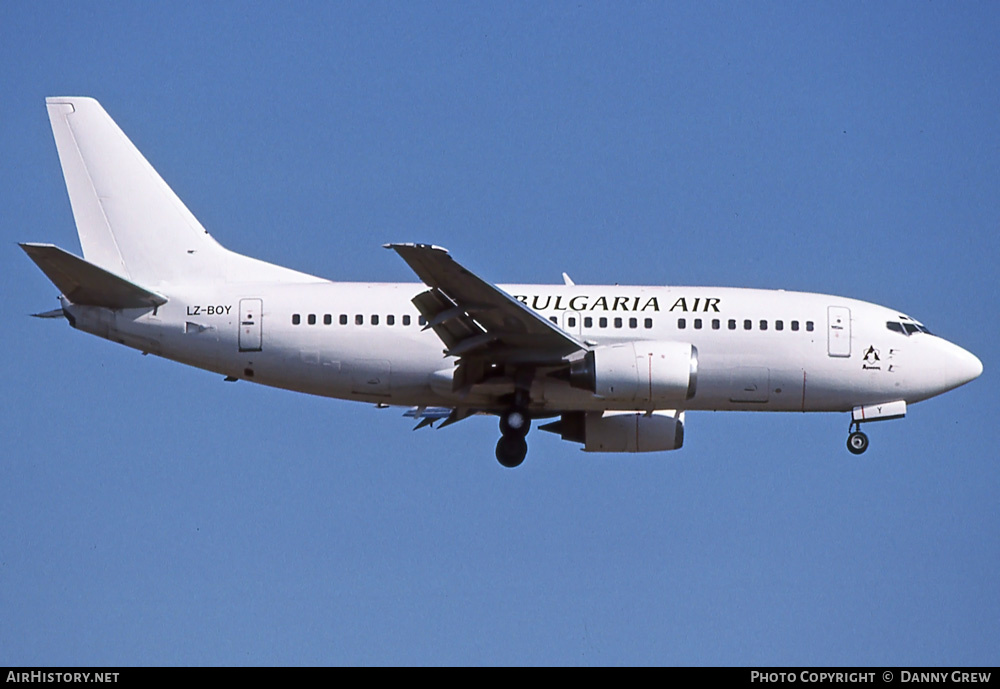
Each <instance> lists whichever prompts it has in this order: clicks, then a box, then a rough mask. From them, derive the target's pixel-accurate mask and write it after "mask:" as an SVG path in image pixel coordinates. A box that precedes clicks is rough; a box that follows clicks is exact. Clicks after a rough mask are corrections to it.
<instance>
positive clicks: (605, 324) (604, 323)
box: [597, 316, 608, 328]
mask: <svg viewBox="0 0 1000 689" xmlns="http://www.w3.org/2000/svg"><path fill="white" fill-rule="evenodd" d="M597 324H598V325H600V326H601V327H602V328H607V327H608V319H607V318H605V317H604V316H601V318H600V320H599V321H597Z"/></svg>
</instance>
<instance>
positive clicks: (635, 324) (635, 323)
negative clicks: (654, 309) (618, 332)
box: [628, 318, 639, 328]
mask: <svg viewBox="0 0 1000 689" xmlns="http://www.w3.org/2000/svg"><path fill="white" fill-rule="evenodd" d="M628 327H630V328H638V327H639V319H638V318H629V319H628Z"/></svg>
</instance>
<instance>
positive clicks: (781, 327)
mask: <svg viewBox="0 0 1000 689" xmlns="http://www.w3.org/2000/svg"><path fill="white" fill-rule="evenodd" d="M774 329H775V330H784V329H785V323H784V321H775V322H774Z"/></svg>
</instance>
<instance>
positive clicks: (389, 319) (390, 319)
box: [385, 316, 396, 325]
mask: <svg viewBox="0 0 1000 689" xmlns="http://www.w3.org/2000/svg"><path fill="white" fill-rule="evenodd" d="M385 324H386V325H396V317H395V316H386V317H385Z"/></svg>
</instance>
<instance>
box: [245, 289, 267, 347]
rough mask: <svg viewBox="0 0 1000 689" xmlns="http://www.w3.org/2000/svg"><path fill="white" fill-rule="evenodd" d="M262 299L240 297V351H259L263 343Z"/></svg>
mask: <svg viewBox="0 0 1000 689" xmlns="http://www.w3.org/2000/svg"><path fill="white" fill-rule="evenodd" d="M263 309H264V306H263V302H262V301H261V300H260V299H240V351H241V352H259V351H260V348H261V347H260V345H261V332H260V322H261V320H262V318H261V316H262V313H263Z"/></svg>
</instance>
